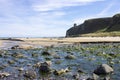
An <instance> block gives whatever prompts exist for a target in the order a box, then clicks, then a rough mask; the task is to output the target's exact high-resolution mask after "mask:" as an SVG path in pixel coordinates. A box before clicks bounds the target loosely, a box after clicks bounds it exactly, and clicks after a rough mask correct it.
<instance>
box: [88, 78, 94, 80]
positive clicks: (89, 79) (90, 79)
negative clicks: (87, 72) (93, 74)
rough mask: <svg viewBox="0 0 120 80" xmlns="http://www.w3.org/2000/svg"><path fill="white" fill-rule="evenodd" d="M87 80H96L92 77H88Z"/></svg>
mask: <svg viewBox="0 0 120 80" xmlns="http://www.w3.org/2000/svg"><path fill="white" fill-rule="evenodd" d="M86 80H94V79H92V78H87V79H86Z"/></svg>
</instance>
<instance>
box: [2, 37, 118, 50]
mask: <svg viewBox="0 0 120 80" xmlns="http://www.w3.org/2000/svg"><path fill="white" fill-rule="evenodd" d="M15 39H18V41H15V40H13V41H12V40H9V39H8V40H0V48H1V49H8V48H11V47H12V46H15V45H19V46H21V47H22V48H26V49H27V48H39V47H41V46H42V47H44V46H59V45H66V44H75V43H112V42H113V43H117V42H120V37H73V38H15ZM19 40H22V41H19Z"/></svg>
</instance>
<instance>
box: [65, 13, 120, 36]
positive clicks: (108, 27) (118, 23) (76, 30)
mask: <svg viewBox="0 0 120 80" xmlns="http://www.w3.org/2000/svg"><path fill="white" fill-rule="evenodd" d="M113 31H120V14H116V15H114V16H113V17H107V18H96V19H89V20H85V21H84V23H83V24H80V25H76V24H74V26H73V27H72V28H70V29H68V30H67V32H66V37H72V36H81V35H82V34H89V33H98V32H99V33H100V32H113Z"/></svg>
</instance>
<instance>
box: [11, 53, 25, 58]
mask: <svg viewBox="0 0 120 80" xmlns="http://www.w3.org/2000/svg"><path fill="white" fill-rule="evenodd" d="M11 56H13V57H15V58H23V57H25V56H24V55H23V54H22V53H16V52H15V53H13V54H12V55H11Z"/></svg>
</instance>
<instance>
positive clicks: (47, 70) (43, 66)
mask: <svg viewBox="0 0 120 80" xmlns="http://www.w3.org/2000/svg"><path fill="white" fill-rule="evenodd" d="M50 65H51V62H48V61H46V62H44V63H41V65H40V67H39V72H41V73H50V72H51V69H50Z"/></svg>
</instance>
